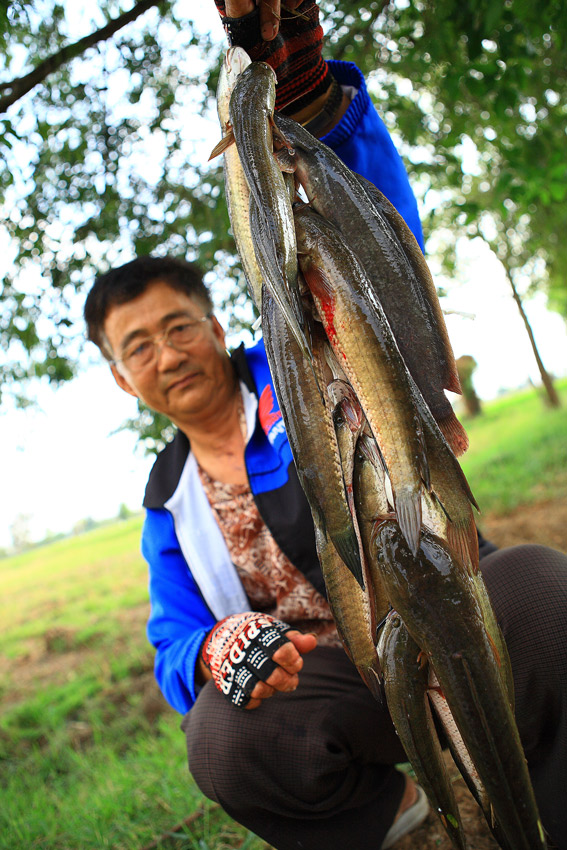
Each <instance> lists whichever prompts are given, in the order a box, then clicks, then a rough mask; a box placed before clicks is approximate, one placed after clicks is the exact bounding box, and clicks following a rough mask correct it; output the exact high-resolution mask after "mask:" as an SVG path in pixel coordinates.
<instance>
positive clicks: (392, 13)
mask: <svg viewBox="0 0 567 850" xmlns="http://www.w3.org/2000/svg"><path fill="white" fill-rule="evenodd" d="M78 5H80V6H81V7H82V8H81V9H78V8H76V7H77V6H78ZM320 5H321V8H322V11H323V20H324V22H325V28H326V30H327V31H328V32H329V36H328V39H327V47H326V55H327V56H328V57H333V58H340V59H345V60H350V61H354V62H356V63H357V65H359V67H361V69H362V70H363V72H364V73H365V74H366V75H367V77H368V80H369V87H370V90H371V92H372V95H373V97H374V98H375V100H376V102H377V105H378V108H379V110H380V112H381V114H382V116H383V117H384V120H385V121H386V123H387V124H388V126H389V128H390V129H391V131H392V132H393V133H394V135H395V138H396V141H397V143H398V144H399V146H400V149H401V151H402V153H403V155H404V157H405V159H406V162H407V165H408V169H409V170H410V173H411V178H412V184H413V186H414V189H415V191H416V193H417V194H418V196H419V199H420V203H421V206H422V209H423V211H424V229H425V234H426V238H427V237H429V236H431V235H432V234H434V233H435V232H438V231H440V230H442V231H443V234H444V246H445V247H444V250H443V254H442V257H441V261H442V262H443V266H444V269H445V271H446V272H447V274H448V275H449V276H450V275H451V274H453V273H454V270H455V269H454V264H455V259H454V258H455V256H456V250H455V246H456V244H457V242H458V240H460V239H462V238H468V239H471V238H480V239H482V240H484V241H485V242H486V243H487V244H488V245H489V246H490V248H491V249H492V251H493V252H494V253H495V254H496V256H497V257H499V259H500V261H501V262H502V264H503V265H504V268H505V270H506V274H507V276H508V279H509V281H510V283H511V285H512V286H513V287H514V290H515V295H514V297H515V298H516V300H517V303H518V305H519V307H521V306H522V302H523V299H524V298H526V297H529V296H530V295H531V294H533V293H534V292H537V291H540V292H541V291H543V292H545V293H546V295H547V297H548V304H549V306H550V308H552V309H554V310H557V311H558V312H560V313H561V314H562V315H563V316H564V317H566V318H567V281H566V278H565V272H564V269H565V267H566V260H567V257H566V256H565V254H566V252H567V240H565V239H564V238H563V233H564V232H565V231H566V225H567V204H566V203H565V201H566V196H567V159H566V157H565V149H566V142H567V139H566V126H567V122H566V120H565V119H566V111H567V109H566V98H565V95H566V88H567V87H566V78H567V41H566V39H565V30H564V21H565V15H566V12H567V7H566V4H565V2H564V0H551V1H550V2H543V3H541V4H538V5H537V8H536V6H535V5H534V4H522V3H513V2H511V0H490V2H489V0H459V2H456V0H438V2H435V3H433V2H431V0H423V2H416V0H403V2H401V0H398V2H392V3H388V2H384V0H376V2H368V3H362V4H361V3H359V2H353V0H341V2H338V0H321V2H320ZM210 6H211V10H212V12H213V13H214V7H213V4H212V2H211V3H210ZM211 10H209V12H210V11H211ZM198 14H201V16H202V12H199V10H198V9H197V6H196V4H192V3H187V2H185V0H179V2H151V0H144V2H138V3H134V5H132V4H126V3H123V2H121V0H93V2H92V3H90V4H89V5H88V8H86V7H85V5H84V4H75V5H73V4H71V3H70V2H62V0H13V1H12V2H9V0H3V2H2V3H0V46H1V48H2V49H1V50H0V110H1V111H0V192H1V199H2V200H1V203H2V219H1V223H0V249H1V255H0V256H1V257H2V260H1V262H2V266H3V268H2V271H3V276H2V277H3V279H2V283H0V294H1V298H2V308H1V314H0V345H1V348H2V351H3V358H2V360H1V361H0V392H2V393H3V394H4V395H6V394H8V396H10V397H11V398H12V399H13V400H14V401H15V402H16V403H18V404H25V403H26V399H27V397H28V395H29V393H28V389H27V387H28V386H29V382H30V380H32V379H33V378H36V377H43V378H44V380H48V381H50V382H54V383H57V382H60V381H65V380H68V379H70V378H71V377H72V376H73V375H74V374H75V373H76V371H77V368H78V365H77V364H78V362H79V359H78V358H79V352H80V349H81V345H82V343H81V335H82V323H81V321H80V314H81V307H82V302H83V299H84V294H85V292H86V290H87V289H88V287H89V286H90V284H91V283H92V280H93V278H94V275H95V274H96V272H99V271H103V270H105V269H106V268H108V266H110V265H112V264H116V263H120V262H126V261H127V260H129V259H131V258H132V257H133V256H134V255H135V254H143V253H150V252H152V253H156V254H162V255H163V254H166V253H167V254H173V255H176V256H182V257H186V258H187V259H190V260H197V261H198V262H199V263H200V265H201V266H202V267H203V268H204V269H205V270H206V271H207V272H208V273H209V275H208V280H209V282H210V283H211V284H212V288H213V293H214V295H215V297H216V300H217V303H218V302H219V301H221V302H222V303H223V304H224V306H225V307H226V308H227V310H229V311H230V316H231V322H232V327H233V329H235V330H238V329H239V328H244V327H250V325H251V323H252V322H253V320H254V312H253V309H252V306H251V304H250V301H249V299H248V298H247V295H246V292H245V287H244V281H243V276H242V271H241V268H240V264H239V261H238V258H237V256H236V254H235V248H234V242H233V239H232V236H231V234H230V232H229V223H228V215H227V212H226V206H225V203H224V195H223V190H222V171H221V164H220V163H219V161H218V160H216V161H215V162H213V163H208V162H207V158H208V153H209V149H208V147H207V144H206V143H204V142H200V141H199V138H202V139H205V137H206V135H207V133H210V130H207V132H206V131H205V126H207V127H209V126H210V124H207V125H206V121H207V120H208V121H213V122H214V121H216V111H215V103H214V92H215V88H216V81H217V76H218V68H219V58H220V54H221V52H222V50H223V49H224V44H223V43H221V40H222V31H221V29H220V25H219V28H218V38H217V39H212V38H211V36H210V35H209V29H210V26H208V25H207V26H205V23H204V20H205V19H204V18H203V20H202V21H200V20H199V18H198V17H197V15H198ZM214 14H215V13H214ZM207 20H208V22H209V23H210V21H211V14H208V15H207ZM215 23H216V22H215ZM34 73H35V75H36V76H35V77H33V76H31V77H30V75H33V74H34ZM26 79H27V80H28V83H29V82H34V83H35V84H34V85H33V86H32V87H31V88H29V85H28V84H27V83H26ZM26 88H29V91H26ZM201 123H202V127H203V131H202V133H201V132H200V127H201ZM196 139H197V141H196ZM209 147H210V145H209ZM533 336H534V344H535V337H537V329H535V330H534V332H533ZM542 367H543V364H542ZM540 371H541V370H540ZM544 372H545V369H544ZM544 372H542V380H544V381H545V377H544ZM549 383H550V386H552V383H551V379H549ZM129 425H130V427H133V428H135V429H137V430H138V431H139V432H141V433H143V434H144V438H147V440H148V441H149V442H148V445H149V446H150V448H155V447H156V445H158V444H159V439H160V438H159V435H160V434H161V432H162V425H163V423H161V422H160V423H159V424H158V425H157V426H156V425H155V423H153V420H152V418H151V416H149V414H148V413H147V411H144V410H143V409H141V410H140V416H139V418H138V419H137V420H133V421H132V422H131V423H129ZM148 429H149V430H148Z"/></svg>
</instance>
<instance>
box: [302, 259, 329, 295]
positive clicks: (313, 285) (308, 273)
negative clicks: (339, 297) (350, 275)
mask: <svg viewBox="0 0 567 850" xmlns="http://www.w3.org/2000/svg"><path fill="white" fill-rule="evenodd" d="M305 257H306V259H305V261H302V255H300V258H299V262H300V265H301V271H302V272H303V277H304V278H305V281H306V283H307V286H308V287H309V289H310V290H311V291H312V292H313V293H314V295H316V296H317V297H318V298H320V299H321V301H325V302H328V301H330V300H331V299H332V298H333V287H332V285H331V282H330V281H329V280H328V278H327V277H326V275H325V274H324V273H323V272H322V271H321V269H319V268H317V266H316V265H314V264H313V263H311V262H310V260H309V256H308V255H305Z"/></svg>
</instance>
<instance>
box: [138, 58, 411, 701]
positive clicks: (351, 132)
mask: <svg viewBox="0 0 567 850" xmlns="http://www.w3.org/2000/svg"><path fill="white" fill-rule="evenodd" d="M329 64H330V66H331V70H332V73H333V76H334V77H335V78H336V79H337V80H338V81H339V83H340V84H341V85H343V86H353V87H354V88H355V89H357V90H358V93H357V95H356V97H355V98H354V100H353V101H352V103H351V104H350V106H349V108H348V110H347V112H346V114H345V115H344V117H343V118H342V120H341V122H340V123H339V124H338V125H337V126H336V127H335V128H334V129H333V130H331V132H330V133H328V134H327V136H325V137H324V139H323V141H324V142H325V143H326V144H327V145H329V147H331V148H332V149H333V150H334V151H335V152H336V153H337V154H338V155H339V156H340V157H341V159H342V160H343V161H344V162H345V163H346V164H347V165H348V166H349V168H351V169H352V170H353V171H356V172H357V173H358V174H361V175H362V176H364V177H366V178H367V179H369V180H370V181H371V182H372V183H374V184H375V185H376V186H377V187H378V188H379V189H380V190H381V191H382V192H383V193H384V195H386V197H387V198H388V199H389V200H390V202H391V203H392V204H393V205H394V206H395V207H396V209H397V210H398V212H399V213H400V214H401V215H402V217H403V218H404V219H405V221H406V222H407V224H408V226H409V227H410V229H411V230H412V231H413V233H414V235H415V237H416V239H417V241H418V242H419V244H420V246H421V247H422V249H423V237H422V232H421V225H420V222H419V216H418V212H417V204H416V201H415V197H414V195H413V192H412V190H411V188H410V185H409V181H408V178H407V174H406V171H405V168H404V165H403V163H402V161H401V159H400V157H399V155H398V153H397V152H396V149H395V148H394V145H393V143H392V140H391V139H390V136H389V134H388V131H387V130H386V127H385V125H384V123H383V122H382V120H381V119H380V117H379V116H378V114H377V112H376V110H375V109H374V106H373V105H372V103H371V101H370V98H369V95H368V92H367V90H366V85H365V83H364V78H363V77H362V75H361V73H360V71H359V70H358V68H357V67H356V66H355V65H353V64H351V63H345V62H331V63H329ZM233 362H234V365H235V369H236V371H237V374H238V376H239V378H240V382H241V389H242V394H243V399H244V407H245V414H246V421H247V427H248V435H247V445H246V452H245V460H246V468H247V472H248V477H249V481H250V486H251V489H252V493H253V495H254V499H255V501H256V504H257V506H258V509H259V511H260V514H261V516H262V518H263V519H264V521H265V522H266V524H267V526H268V528H269V529H270V531H271V533H272V535H273V536H274V538H275V540H276V541H277V543H278V545H279V546H280V548H281V549H282V550H283V551H284V552H285V554H286V555H287V556H288V557H289V558H290V560H291V561H292V563H293V564H294V565H295V566H296V567H297V568H298V569H300V570H301V571H302V572H303V573H304V575H305V576H306V577H307V578H308V579H309V580H310V581H311V582H312V584H313V585H314V586H315V587H317V589H318V590H320V591H321V592H322V593H324V582H323V579H322V575H321V570H320V567H319V562H318V560H317V555H316V549H315V539H314V531H313V524H312V521H311V513H310V510H309V506H308V504H307V500H306V499H305V496H304V494H303V491H302V489H301V486H300V485H299V481H298V478H297V474H296V472H295V467H294V465H293V462H292V457H291V451H290V447H289V444H288V442H287V437H286V434H285V430H284V427H283V421H282V418H281V413H280V411H279V409H278V406H277V401H276V396H275V392H274V390H273V385H272V381H271V377H270V373H269V369H268V365H267V361H266V357H265V352H264V347H263V344H262V342H260V343H257V344H256V345H255V346H254V347H253V348H251V349H250V350H248V351H245V350H244V349H243V348H242V347H241V348H240V349H238V350H237V352H235V354H234V356H233ZM144 506H145V507H146V511H147V513H146V520H145V523H144V529H143V533H142V552H143V555H144V557H145V558H146V560H147V561H148V564H149V568H150V603H151V614H150V619H149V622H148V637H149V640H150V641H151V643H152V644H153V645H154V646H155V648H156V650H157V652H156V661H155V673H156V678H157V681H158V683H159V685H160V687H161V690H162V692H163V694H164V696H165V698H166V699H167V700H168V702H169V703H170V704H171V705H172V706H173V707H174V708H175V709H176V710H177V711H179V712H181V713H185V712H187V711H188V710H189V709H190V708H191V706H192V705H193V703H194V701H195V698H196V695H197V691H198V686H196V683H195V676H194V672H195V665H196V662H197V657H198V653H199V649H200V646H201V643H202V641H203V638H204V636H205V634H206V633H207V632H208V631H209V629H210V628H211V627H212V625H213V624H214V623H215V622H216V621H217V620H219V619H221V618H222V617H225V616H227V615H228V614H232V613H236V612H239V611H246V610H250V603H249V601H248V599H247V597H246V594H245V593H244V590H243V587H242V584H241V582H240V579H239V578H238V574H237V572H236V569H235V567H234V565H233V564H232V562H231V560H230V556H229V553H228V549H227V547H226V544H225V542H224V540H223V538H222V534H221V532H220V529H219V528H218V525H217V524H216V521H215V519H214V517H213V515H212V512H211V509H210V507H209V503H208V501H207V499H206V496H205V494H204V492H203V490H202V487H201V484H200V481H199V476H198V474H197V467H196V462H195V459H194V457H193V455H192V454H191V450H190V446H189V442H188V440H187V438H186V437H185V436H184V435H183V434H182V433H181V432H179V433H178V434H177V435H176V437H175V439H174V440H173V441H172V442H171V443H170V444H169V445H168V446H167V447H166V448H165V449H164V451H163V452H162V453H161V454H160V455H159V456H158V458H157V460H156V463H155V465H154V467H153V469H152V471H151V473H150V478H149V481H148V486H147V488H146V494H145V498H144Z"/></svg>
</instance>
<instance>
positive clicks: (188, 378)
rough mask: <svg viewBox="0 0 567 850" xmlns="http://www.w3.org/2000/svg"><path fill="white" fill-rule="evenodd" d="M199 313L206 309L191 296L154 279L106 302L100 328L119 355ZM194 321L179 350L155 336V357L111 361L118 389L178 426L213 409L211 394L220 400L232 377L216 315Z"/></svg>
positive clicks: (215, 401)
mask: <svg viewBox="0 0 567 850" xmlns="http://www.w3.org/2000/svg"><path fill="white" fill-rule="evenodd" d="M205 315H206V309H205V307H204V305H203V304H201V303H200V302H199V301H198V300H197V299H193V298H190V297H188V296H187V295H186V294H185V293H183V292H179V291H178V290H176V289H172V288H171V287H170V286H168V284H166V283H163V282H162V281H160V280H157V281H156V282H155V283H151V284H150V285H149V287H148V288H147V289H146V291H145V292H144V293H143V294H142V295H140V296H139V297H138V298H135V299H134V300H133V301H129V302H127V303H126V304H118V305H115V306H114V307H112V308H111V309H110V311H109V313H108V315H107V317H106V321H105V323H104V332H105V335H106V338H107V340H108V342H109V344H110V347H111V350H112V353H113V355H114V357H115V358H116V359H117V360H118V361H121V360H122V358H123V357H124V355H125V353H127V352H128V351H131V350H133V348H135V347H136V343H137V342H140V343H142V342H143V341H144V340H147V339H148V338H149V337H153V336H154V335H155V336H157V337H159V336H160V335H161V334H163V333H165V332H167V331H169V330H170V329H172V328H174V327H178V326H179V324H180V323H183V322H187V321H191V320H193V319H200V318H202V317H203V316H205ZM196 327H197V328H198V331H197V334H196V337H195V340H194V342H192V343H191V345H190V346H188V347H187V348H186V349H185V350H183V351H179V350H177V349H174V348H172V347H171V346H169V345H167V344H165V343H164V342H163V341H161V344H160V345H158V347H157V349H156V357H155V358H154V359H153V361H152V362H150V363H149V364H148V365H147V366H145V367H144V368H143V369H138V368H136V369H131V368H129V367H128V362H129V361H128V358H126V360H125V362H119V363H117V364H116V365H113V366H112V367H111V368H112V372H113V375H114V377H115V379H116V382H117V383H118V385H119V386H120V387H122V389H123V390H125V391H126V392H128V393H130V394H131V395H134V396H136V397H137V398H140V399H141V400H142V401H144V402H145V403H146V404H147V405H148V406H149V407H151V408H152V409H153V410H156V411H158V412H159V413H165V414H166V416H168V417H169V418H170V419H171V420H172V421H173V422H174V423H175V424H176V425H178V426H179V427H181V428H183V425H184V424H185V423H188V422H191V421H192V420H193V419H194V418H195V417H197V418H198V417H199V416H202V415H205V416H206V415H207V413H208V412H211V411H213V410H214V409H215V404H216V403H217V399H218V401H219V402H220V401H221V400H223V401H224V399H225V398H226V394H227V392H230V391H231V389H232V387H233V382H234V377H233V372H232V367H231V365H230V362H229V359H228V357H227V354H226V351H225V347H224V331H223V329H222V328H221V326H220V325H219V323H218V321H217V320H216V319H215V318H214V317H211V318H210V319H207V320H206V321H204V322H202V323H200V324H199V325H197V326H196Z"/></svg>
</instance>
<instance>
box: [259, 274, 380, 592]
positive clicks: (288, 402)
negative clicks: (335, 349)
mask: <svg viewBox="0 0 567 850" xmlns="http://www.w3.org/2000/svg"><path fill="white" fill-rule="evenodd" d="M262 327H263V335H264V342H265V345H266V354H267V356H268V363H269V366H270V371H271V373H272V378H273V381H274V387H275V390H276V396H277V399H278V403H279V406H280V410H281V412H282V416H283V420H284V425H285V428H286V432H287V436H288V439H289V444H290V446H291V450H292V454H293V458H294V460H295V465H296V468H297V474H298V476H299V480H300V482H301V485H302V487H303V490H304V492H305V495H306V497H307V501H308V502H309V506H310V508H311V512H312V514H313V520H314V523H315V525H316V527H317V528H319V529H321V531H322V533H323V534H326V535H328V536H329V538H330V539H331V540H332V542H333V544H334V545H335V547H336V549H337V552H338V553H339V554H340V556H341V558H342V560H343V561H344V562H345V564H346V565H347V566H348V568H349V570H350V571H351V572H352V574H353V576H354V577H355V579H356V581H357V582H358V584H359V585H360V587H361V588H362V587H364V579H363V573H362V564H361V561H360V553H359V549H358V541H357V537H356V531H355V529H354V525H353V520H352V516H351V512H350V508H349V505H348V500H347V494H346V490H345V485H344V480H343V474H342V469H341V462H340V457H339V450H338V446H337V439H336V436H335V429H334V426H333V421H332V418H331V416H330V414H329V411H328V410H327V409H326V407H325V404H324V401H323V398H322V396H321V392H320V389H319V385H318V383H317V380H316V378H315V375H314V372H313V370H312V368H311V365H310V364H309V363H308V362H307V361H306V360H305V358H304V357H303V356H302V354H301V352H300V350H299V346H298V345H297V341H296V340H295V337H294V336H293V334H292V333H291V332H290V330H289V328H288V325H287V322H286V321H285V319H284V317H283V315H282V313H281V310H280V309H279V305H278V303H277V302H276V300H275V298H274V297H273V295H272V293H271V291H270V290H269V289H268V288H267V286H264V288H263V291H262Z"/></svg>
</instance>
